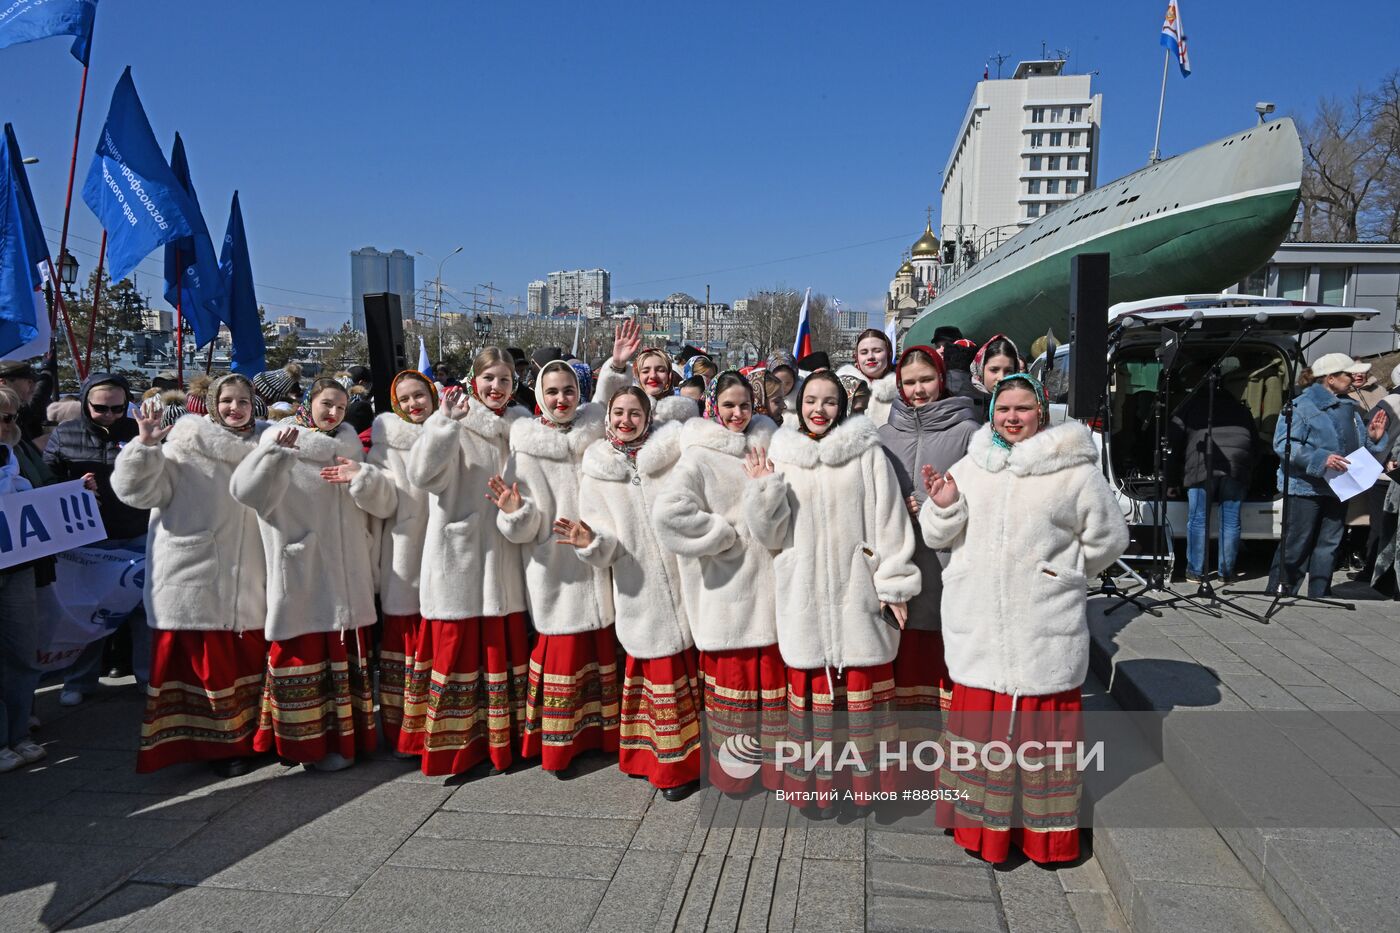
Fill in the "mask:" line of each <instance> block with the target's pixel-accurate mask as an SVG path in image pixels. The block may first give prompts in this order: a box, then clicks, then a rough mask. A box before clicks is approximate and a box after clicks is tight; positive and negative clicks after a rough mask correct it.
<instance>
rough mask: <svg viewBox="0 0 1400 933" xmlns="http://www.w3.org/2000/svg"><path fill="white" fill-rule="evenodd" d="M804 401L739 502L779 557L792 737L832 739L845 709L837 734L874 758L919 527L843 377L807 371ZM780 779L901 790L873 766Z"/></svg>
mask: <svg viewBox="0 0 1400 933" xmlns="http://www.w3.org/2000/svg"><path fill="white" fill-rule="evenodd" d="M799 397H800V398H801V403H800V407H799V408H798V411H797V417H796V419H794V420H795V422H796V423H795V424H794V425H792V426H787V427H784V428H783V429H782V430H780V431H778V432H777V434H775V435H774V436H773V443H772V447H771V448H770V449H769V450H768V451H767V452H766V453H765V451H763V450H757V449H756V450H751V451H749V453H748V456H747V461H746V468H747V472H748V475H749V477H750V478H751V479H752V480H754V482H751V483H750V484H749V486H748V488H747V489H746V490H745V508H744V511H745V514H746V517H747V522H748V526H749V529H750V530H751V531H752V533H753V536H754V538H755V539H757V540H758V542H759V543H760V544H762V545H763V546H764V547H766V548H767V549H768V550H769V551H772V552H773V553H774V554H775V556H774V558H773V577H774V579H775V581H776V597H777V599H776V606H777V629H778V649H779V651H780V652H781V654H782V657H783V662H784V663H785V664H786V665H787V706H788V740H789V741H791V742H796V743H799V744H806V743H815V742H820V741H823V740H824V739H829V738H831V737H832V732H833V723H832V720H833V717H834V716H839V717H845V719H846V720H847V723H848V724H847V726H846V728H845V729H837V730H836V732H837V733H838V741H839V740H840V735H839V734H840V733H841V732H845V733H846V738H848V739H849V740H850V741H853V742H855V743H857V746H858V747H861V749H862V753H863V755H862V757H863V758H864V759H865V760H866V761H869V762H874V761H875V760H876V759H877V757H878V754H879V752H878V749H879V743H880V742H887V743H889V744H893V743H894V742H896V741H897V740H898V734H897V730H896V729H895V681H894V665H893V661H894V658H895V653H896V652H897V650H898V647H899V632H900V629H901V628H903V626H904V624H905V622H906V619H907V610H908V603H909V601H910V600H911V599H913V598H914V597H915V596H917V595H918V594H919V589H920V580H919V570H918V568H917V567H915V566H914V560H913V557H914V529H913V527H912V525H911V524H910V522H909V514H908V512H907V510H906V507H905V503H904V496H903V495H902V494H901V492H900V488H899V481H898V480H897V479H896V477H895V474H894V469H893V468H892V467H891V466H890V464H889V461H888V460H887V459H886V457H885V455H884V453H883V451H882V450H881V448H880V437H879V432H878V429H877V428H876V426H875V424H874V422H872V421H871V420H870V419H869V418H866V417H863V416H856V417H853V418H848V417H847V413H846V407H847V399H846V390H845V388H844V387H843V386H842V384H841V380H840V379H839V378H838V377H837V376H836V374H835V373H833V372H832V371H831V370H829V369H825V370H818V371H817V372H814V373H812V374H811V375H809V376H808V377H807V378H806V379H804V380H803V382H802V387H801V391H800V392H799ZM838 504H839V508H838V507H837V505H838ZM886 614H887V615H888V621H887V618H886ZM891 622H893V623H894V624H890V623H891ZM783 775H784V781H783V784H784V787H785V789H787V790H789V791H794V792H803V791H806V792H813V791H815V792H818V793H823V794H830V793H831V792H832V791H833V790H836V791H841V792H843V793H844V792H847V791H849V792H853V793H854V794H855V795H856V797H855V800H854V801H852V802H853V803H854V804H855V806H856V808H857V809H864V808H865V807H868V806H870V805H871V804H872V803H873V802H874V799H875V798H873V797H871V796H870V795H872V794H874V793H876V792H880V791H892V790H895V789H896V787H895V784H894V780H893V779H894V778H895V776H896V772H894V771H893V770H889V769H882V768H878V767H870V768H868V769H866V770H862V771H860V772H857V773H853V772H852V771H850V770H842V771H841V772H840V773H839V777H840V778H842V780H840V781H834V780H833V774H832V772H831V770H830V768H829V766H827V767H823V766H820V765H819V766H817V767H816V768H815V769H813V770H811V771H808V770H806V767H805V763H804V762H801V761H799V762H795V763H790V764H786V765H784V768H783ZM801 799H804V798H803V797H802V796H799V795H795V796H794V800H801ZM808 799H810V798H808ZM843 799H844V798H843ZM815 809H817V810H823V809H829V808H823V807H820V806H815Z"/></svg>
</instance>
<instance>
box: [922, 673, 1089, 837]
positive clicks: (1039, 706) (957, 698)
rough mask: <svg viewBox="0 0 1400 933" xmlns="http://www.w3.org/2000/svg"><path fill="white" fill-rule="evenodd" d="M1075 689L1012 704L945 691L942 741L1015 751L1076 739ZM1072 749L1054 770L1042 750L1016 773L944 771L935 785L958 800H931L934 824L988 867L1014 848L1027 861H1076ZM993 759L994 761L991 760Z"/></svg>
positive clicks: (969, 691) (973, 691) (970, 690)
mask: <svg viewBox="0 0 1400 933" xmlns="http://www.w3.org/2000/svg"><path fill="white" fill-rule="evenodd" d="M1082 708H1083V707H1082V703H1081V698H1080V692H1079V688H1078V687H1076V688H1074V689H1073V690H1066V691H1064V692H1063V693H1053V694H1049V695H1048V696H1023V697H1019V698H1017V700H1016V703H1015V721H1014V722H1013V721H1012V698H1011V697H1010V696H1008V695H1006V694H1004V693H994V692H993V691H991V690H980V689H977V688H975V687H964V686H963V685H962V684H955V685H954V686H953V706H952V710H951V711H950V712H949V714H948V725H947V729H946V732H945V735H944V738H945V740H946V742H947V743H949V744H951V743H952V742H954V741H957V740H965V741H968V742H971V743H973V744H974V745H975V746H977V747H978V748H980V747H981V746H982V745H983V744H984V743H987V742H991V741H1005V742H1007V744H1008V745H1009V746H1010V747H1011V748H1012V749H1013V750H1015V749H1016V748H1017V747H1018V744H1019V743H1021V742H1042V743H1043V742H1051V741H1062V742H1070V743H1071V744H1073V743H1075V742H1078V741H1080V740H1081V739H1082V738H1083V737H1084V733H1083V722H1082V720H1081V716H1080V713H1081V710H1082ZM1074 754H1075V753H1074V750H1073V748H1071V749H1070V750H1069V751H1068V753H1067V754H1066V755H1065V758H1064V761H1063V762H1062V763H1063V764H1064V767H1063V768H1059V769H1057V768H1055V757H1054V752H1053V751H1052V750H1050V749H1040V750H1037V751H1034V752H1033V751H1032V750H1027V752H1026V753H1025V755H1024V756H1023V757H1024V758H1025V759H1026V762H1027V764H1030V765H1033V766H1035V765H1038V766H1039V768H1040V769H1039V770H1034V769H1027V770H1022V769H1021V768H1020V766H1019V765H1018V764H1017V763H1016V762H1015V761H1012V762H1011V763H1010V765H1009V767H1007V768H1006V769H1005V770H1000V771H988V770H986V769H985V768H982V767H981V766H980V764H979V766H978V767H977V768H974V769H972V770H969V771H958V770H955V769H953V768H952V767H950V766H946V765H945V767H944V768H942V769H941V770H940V771H939V781H938V783H939V786H940V788H945V789H947V790H950V791H953V792H955V793H957V794H958V795H959V796H960V798H961V799H958V800H948V801H942V800H940V801H939V802H938V806H937V820H938V825H940V826H944V827H950V826H951V827H952V829H953V839H954V841H956V842H957V844H958V845H960V846H962V847H963V848H965V849H968V850H969V851H971V852H973V853H975V854H976V855H978V856H980V857H981V858H984V859H986V860H987V861H989V862H1004V861H1006V859H1007V857H1008V856H1009V854H1010V851H1011V847H1012V846H1015V847H1016V848H1019V849H1020V850H1021V851H1022V852H1024V853H1025V854H1026V857H1027V858H1029V859H1031V860H1032V861H1035V862H1040V863H1046V862H1072V861H1074V860H1075V859H1077V858H1078V857H1079V796H1080V791H1081V789H1082V784H1081V779H1080V775H1079V772H1078V770H1077V769H1076V768H1075V764H1074ZM998 760H1000V759H999V758H998Z"/></svg>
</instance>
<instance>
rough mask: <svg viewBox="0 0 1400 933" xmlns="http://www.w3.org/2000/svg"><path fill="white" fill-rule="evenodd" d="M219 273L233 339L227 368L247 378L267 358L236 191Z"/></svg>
mask: <svg viewBox="0 0 1400 933" xmlns="http://www.w3.org/2000/svg"><path fill="white" fill-rule="evenodd" d="M219 274H220V275H221V276H222V277H223V283H224V291H225V292H226V294H227V298H226V300H225V303H224V321H225V322H227V324H228V331H229V335H230V336H231V337H232V338H233V357H232V360H231V362H230V364H229V368H230V369H232V370H233V371H234V372H236V373H242V374H243V375H245V376H247V377H248V378H249V379H251V378H253V376H255V375H257V374H258V373H260V372H262V371H263V370H264V369H265V368H266V367H265V366H264V361H265V357H266V355H267V341H266V340H264V339H263V329H262V321H261V320H259V318H258V298H257V295H256V294H254V292H253V265H252V263H251V262H250V261H249V259H248V237H247V235H246V234H245V233H244V232H243V209H242V208H240V207H239V206H238V192H237V191H235V192H234V193H233V206H232V207H230V208H229V212H228V230H227V232H225V233H224V248H223V251H222V252H221V253H220V255H219Z"/></svg>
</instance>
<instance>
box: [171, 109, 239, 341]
mask: <svg viewBox="0 0 1400 933" xmlns="http://www.w3.org/2000/svg"><path fill="white" fill-rule="evenodd" d="M170 170H171V172H172V173H174V175H175V180H176V181H178V182H179V183H180V187H181V188H182V189H183V190H184V192H185V194H187V195H188V196H189V199H190V206H191V207H192V208H193V210H192V212H191V213H190V215H189V218H188V219H189V222H190V226H191V227H192V228H194V235H193V236H189V237H186V238H185V239H183V240H176V241H175V242H173V243H167V244H165V300H166V301H168V302H170V306H171V307H172V308H178V309H179V311H180V313H181V315H183V317H184V318H185V320H187V321H189V322H190V326H192V327H193V328H194V340H195V345H196V346H199V347H203V346H205V345H206V344H208V343H209V341H211V340H213V339H214V338H215V337H217V336H218V335H219V322H220V321H221V320H223V317H224V299H225V292H224V281H223V277H222V276H221V275H220V274H219V257H217V256H215V255H214V243H213V241H212V240H211V239H210V238H209V227H208V226H207V225H205V223H204V215H203V213H202V212H201V211H200V209H199V198H198V197H197V196H196V195H195V193H194V183H193V182H192V181H190V165H189V162H188V161H187V160H186V159H185V143H184V140H182V139H180V134H179V133H176V134H175V145H174V146H173V147H172V148H171V150H170Z"/></svg>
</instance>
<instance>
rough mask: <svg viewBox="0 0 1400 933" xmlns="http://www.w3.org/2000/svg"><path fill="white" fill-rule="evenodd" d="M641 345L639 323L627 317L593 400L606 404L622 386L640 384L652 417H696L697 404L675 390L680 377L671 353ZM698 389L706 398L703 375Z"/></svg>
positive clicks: (619, 331) (671, 419) (657, 418)
mask: <svg viewBox="0 0 1400 933" xmlns="http://www.w3.org/2000/svg"><path fill="white" fill-rule="evenodd" d="M639 348H641V330H640V328H639V326H638V325H637V323H636V322H635V321H623V322H622V323H621V324H619V325H618V326H617V331H616V336H615V337H614V340H613V352H612V355H611V356H610V357H609V358H608V361H607V363H605V364H604V365H603V366H602V367H601V368H600V370H599V374H598V385H597V388H596V389H595V390H594V392H593V401H594V402H596V403H598V404H599V405H606V404H607V403H608V401H609V400H610V399H611V398H612V396H613V394H614V393H616V392H617V390H618V389H620V388H622V387H624V386H628V385H637V386H640V387H641V389H642V391H644V392H645V393H646V394H647V398H649V399H650V400H651V412H652V414H651V420H653V421H655V422H656V423H658V424H663V423H665V422H668V421H684V420H686V419H689V418H694V417H696V416H697V414H698V411H697V409H696V407H695V406H694V405H692V404H691V403H690V402H688V401H686V399H685V398H684V397H683V396H681V395H679V394H678V393H676V392H675V390H674V385H675V382H676V378H677V377H676V371H675V364H674V363H673V362H672V360H671V356H670V354H668V353H667V352H666V351H665V350H663V349H662V348H660V347H645V348H641V349H640V350H639ZM629 363H630V366H629ZM697 391H699V392H700V393H701V395H700V396H699V397H701V398H703V393H704V379H703V378H701V379H700V382H699V388H698V390H697Z"/></svg>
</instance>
